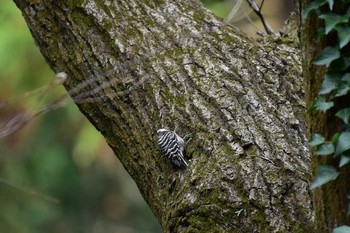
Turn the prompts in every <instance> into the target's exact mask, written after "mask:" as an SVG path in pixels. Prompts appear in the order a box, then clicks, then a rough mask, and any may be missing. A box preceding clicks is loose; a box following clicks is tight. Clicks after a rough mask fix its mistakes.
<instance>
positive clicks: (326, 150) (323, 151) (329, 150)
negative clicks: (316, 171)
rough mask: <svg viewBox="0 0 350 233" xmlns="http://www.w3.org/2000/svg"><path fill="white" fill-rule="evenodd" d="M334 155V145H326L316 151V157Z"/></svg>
mask: <svg viewBox="0 0 350 233" xmlns="http://www.w3.org/2000/svg"><path fill="white" fill-rule="evenodd" d="M333 153H334V146H333V143H324V144H322V145H320V146H319V147H318V148H317V150H315V151H314V155H330V154H333Z"/></svg>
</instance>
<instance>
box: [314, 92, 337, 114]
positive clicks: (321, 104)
mask: <svg viewBox="0 0 350 233" xmlns="http://www.w3.org/2000/svg"><path fill="white" fill-rule="evenodd" d="M333 106H334V102H333V101H331V102H326V100H325V98H324V96H319V97H318V99H317V100H316V102H315V104H314V106H313V107H314V108H315V109H317V110H320V111H324V112H325V111H327V110H328V109H330V108H331V107H333Z"/></svg>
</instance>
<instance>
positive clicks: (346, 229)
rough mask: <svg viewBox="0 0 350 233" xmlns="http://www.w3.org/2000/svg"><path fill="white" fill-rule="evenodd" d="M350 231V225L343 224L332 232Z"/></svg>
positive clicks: (342, 232)
mask: <svg viewBox="0 0 350 233" xmlns="http://www.w3.org/2000/svg"><path fill="white" fill-rule="evenodd" d="M349 232H350V227H349V226H346V225H342V226H340V227H336V228H334V229H333V232H332V233H349Z"/></svg>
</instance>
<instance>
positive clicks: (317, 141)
mask: <svg viewBox="0 0 350 233" xmlns="http://www.w3.org/2000/svg"><path fill="white" fill-rule="evenodd" d="M322 143H324V137H323V136H322V135H321V134H317V133H315V134H314V136H313V137H312V138H311V140H310V141H309V142H308V144H309V146H318V145H321V144H322Z"/></svg>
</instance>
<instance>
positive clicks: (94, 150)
mask: <svg viewBox="0 0 350 233" xmlns="http://www.w3.org/2000/svg"><path fill="white" fill-rule="evenodd" d="M0 21H1V24H0V101H1V102H2V101H8V100H11V101H9V102H7V103H6V104H4V105H3V106H1V108H0V127H2V126H4V125H5V124H6V122H8V121H10V120H11V119H13V118H14V117H15V116H16V115H17V114H18V113H20V112H21V111H31V110H36V109H38V108H41V107H45V105H47V104H48V103H50V101H52V100H54V99H55V98H57V97H59V96H60V95H62V94H63V93H65V91H64V89H63V87H49V89H48V91H47V94H46V95H45V96H43V93H44V92H43V91H42V90H37V91H34V92H33V93H32V94H30V93H28V91H32V90H35V89H36V88H38V87H42V86H44V85H47V84H49V83H50V82H51V81H52V79H53V77H54V74H53V73H52V71H51V70H50V69H49V67H48V66H47V64H46V63H45V61H44V59H43V57H42V56H41V54H40V52H39V49H38V48H37V47H36V46H35V44H34V41H33V39H32V37H31V35H30V33H29V30H28V28H27V25H26V24H25V21H24V19H23V17H22V16H21V13H20V11H19V10H18V9H17V7H16V6H15V4H14V3H13V2H12V1H10V0H5V1H3V2H2V3H1V7H0ZM23 93H26V94H25V95H22V96H21V94H23ZM0 232H11V233H12V232H14V233H22V232H23V233H41V232H51V233H56V232H57V233H61V232H65V233H69V232H72V233H78V232H82V233H88V232H98V233H99V232H120V233H123V232H127V233H132V232H141V233H142V232H145V233H146V232H152V233H153V232H161V229H160V226H159V224H158V222H157V221H156V219H155V217H154V216H153V213H152V212H151V210H150V209H149V207H148V206H147V204H146V203H145V202H144V200H143V199H142V197H141V195H140V193H139V191H138V190H137V187H136V185H135V184H134V182H133V180H131V178H130V177H129V175H128V174H127V173H126V171H125V170H124V168H123V167H122V165H121V164H120V163H119V161H118V159H117V158H116V157H115V156H114V154H113V153H112V151H111V150H110V149H109V147H108V145H107V144H106V143H105V141H104V139H103V137H102V136H101V135H100V134H99V133H98V132H97V131H96V130H95V129H94V128H93V127H92V126H91V125H90V124H89V122H88V121H87V120H85V118H84V117H83V116H82V114H81V113H80V112H79V111H78V109H77V107H76V106H75V105H74V104H73V103H70V104H68V105H67V106H65V107H64V108H61V109H58V110H55V111H53V112H49V113H48V114H46V115H44V116H40V117H38V118H34V119H32V120H31V121H30V122H29V124H28V125H27V126H26V127H24V128H23V129H22V130H20V131H18V132H15V133H14V134H11V135H9V136H8V137H6V138H3V139H0Z"/></svg>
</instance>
